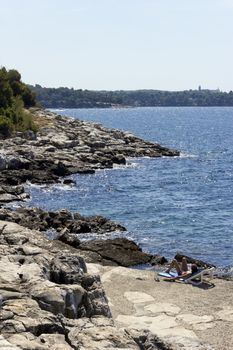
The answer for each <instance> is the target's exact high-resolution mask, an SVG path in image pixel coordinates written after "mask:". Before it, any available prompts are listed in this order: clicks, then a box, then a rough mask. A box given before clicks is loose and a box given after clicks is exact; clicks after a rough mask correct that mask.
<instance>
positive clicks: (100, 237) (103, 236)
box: [78, 231, 126, 242]
mask: <svg viewBox="0 0 233 350" xmlns="http://www.w3.org/2000/svg"><path fill="white" fill-rule="evenodd" d="M125 236H126V233H125V232H122V231H114V232H105V233H83V234H78V238H79V239H80V241H82V242H87V241H92V240H94V239H98V240H106V239H109V238H110V239H114V238H119V237H125Z"/></svg>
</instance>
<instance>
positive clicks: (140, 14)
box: [0, 0, 233, 91]
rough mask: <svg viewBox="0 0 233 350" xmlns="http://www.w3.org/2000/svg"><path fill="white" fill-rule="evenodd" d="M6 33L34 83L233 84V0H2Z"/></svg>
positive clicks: (2, 55) (0, 53) (18, 64)
mask: <svg viewBox="0 0 233 350" xmlns="http://www.w3.org/2000/svg"><path fill="white" fill-rule="evenodd" d="M0 33H1V40H0V65H1V66H6V67H7V68H15V69H18V70H19V71H20V72H21V74H22V78H23V80H24V81H25V82H26V83H30V84H35V83H38V84H40V85H42V86H46V87H58V86H67V87H73V88H82V89H95V90H101V89H106V90H110V89H112V90H117V89H161V90H184V89H195V88H197V87H198V85H201V86H202V87H203V88H210V89H216V88H220V89H221V90H226V91H228V90H233V0H0Z"/></svg>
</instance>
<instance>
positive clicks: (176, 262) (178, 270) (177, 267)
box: [166, 259, 182, 275]
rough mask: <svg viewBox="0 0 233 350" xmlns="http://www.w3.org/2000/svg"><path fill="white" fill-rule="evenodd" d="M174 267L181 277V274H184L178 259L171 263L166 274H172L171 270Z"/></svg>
mask: <svg viewBox="0 0 233 350" xmlns="http://www.w3.org/2000/svg"><path fill="white" fill-rule="evenodd" d="M173 267H174V268H175V269H176V271H177V273H178V275H181V274H182V270H181V268H180V265H179V264H178V261H177V260H176V259H173V260H172V262H171V263H170V266H169V268H168V269H167V270H166V272H170V270H171V269H172V268H173Z"/></svg>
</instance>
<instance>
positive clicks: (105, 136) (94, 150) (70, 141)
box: [0, 109, 179, 186]
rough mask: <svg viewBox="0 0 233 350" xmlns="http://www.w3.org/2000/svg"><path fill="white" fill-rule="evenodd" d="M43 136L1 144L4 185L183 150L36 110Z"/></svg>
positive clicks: (42, 180)
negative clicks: (172, 148)
mask: <svg viewBox="0 0 233 350" xmlns="http://www.w3.org/2000/svg"><path fill="white" fill-rule="evenodd" d="M32 113H33V115H34V120H35V122H36V123H37V124H38V125H39V127H40V128H39V131H38V133H37V134H34V133H33V132H27V133H17V135H15V137H13V138H8V139H6V140H1V141H0V149H1V151H0V170H1V173H0V185H2V184H3V185H4V184H6V185H12V186H13V185H19V184H21V183H24V182H25V181H30V182H34V183H54V182H57V181H59V178H60V177H63V176H67V175H70V174H74V173H81V174H85V173H93V172H94V171H95V170H96V169H103V168H112V167H113V165H114V164H125V162H126V159H125V157H141V156H149V157H161V156H177V155H179V152H178V151H176V150H171V149H168V148H166V147H162V146H160V145H159V144H153V143H151V142H146V141H143V140H142V139H140V138H138V137H136V136H134V135H133V134H131V133H128V132H123V131H120V130H116V129H107V128H104V127H103V126H101V125H100V124H97V123H91V122H85V121H80V120H75V119H71V118H66V117H61V116H59V115H56V114H54V113H51V112H48V111H44V110H40V109H34V110H32Z"/></svg>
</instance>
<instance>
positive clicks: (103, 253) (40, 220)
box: [0, 208, 166, 266]
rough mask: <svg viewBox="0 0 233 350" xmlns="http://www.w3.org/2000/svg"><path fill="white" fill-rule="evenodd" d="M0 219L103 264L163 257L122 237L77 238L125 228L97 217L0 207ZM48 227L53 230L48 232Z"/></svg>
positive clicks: (157, 261)
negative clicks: (154, 254)
mask: <svg viewBox="0 0 233 350" xmlns="http://www.w3.org/2000/svg"><path fill="white" fill-rule="evenodd" d="M0 220H4V221H10V222H15V223H18V224H19V225H21V226H24V227H27V228H30V229H38V230H40V231H42V232H44V234H45V235H47V236H49V234H52V235H53V237H51V238H55V239H56V240H58V241H61V242H63V243H66V244H67V245H70V246H72V247H74V248H76V249H79V250H80V251H82V255H83V256H85V259H86V261H88V262H92V263H93V262H95V263H100V264H103V265H119V266H133V265H139V264H147V263H150V264H162V263H164V262H166V259H165V258H164V257H160V256H153V255H151V254H148V253H145V252H142V250H141V248H140V247H139V246H138V245H137V244H136V243H135V242H133V241H132V240H129V239H127V238H125V237H122V238H121V237H119V238H114V239H104V240H103V239H99V240H97V239H95V240H93V239H92V240H89V241H86V242H83V241H80V239H79V237H78V235H79V234H85V235H86V237H88V234H91V233H95V234H99V235H102V234H105V235H106V233H110V232H113V231H125V228H124V227H123V226H121V225H119V224H116V223H114V222H112V221H111V220H107V219H105V218H103V217H101V216H94V217H84V216H81V215H80V214H78V213H74V214H72V213H70V212H69V211H67V210H60V211H57V212H52V211H45V210H42V209H40V208H17V209H16V210H12V209H9V208H8V209H7V208H2V209H0ZM50 230H53V231H52V233H51V232H50Z"/></svg>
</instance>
